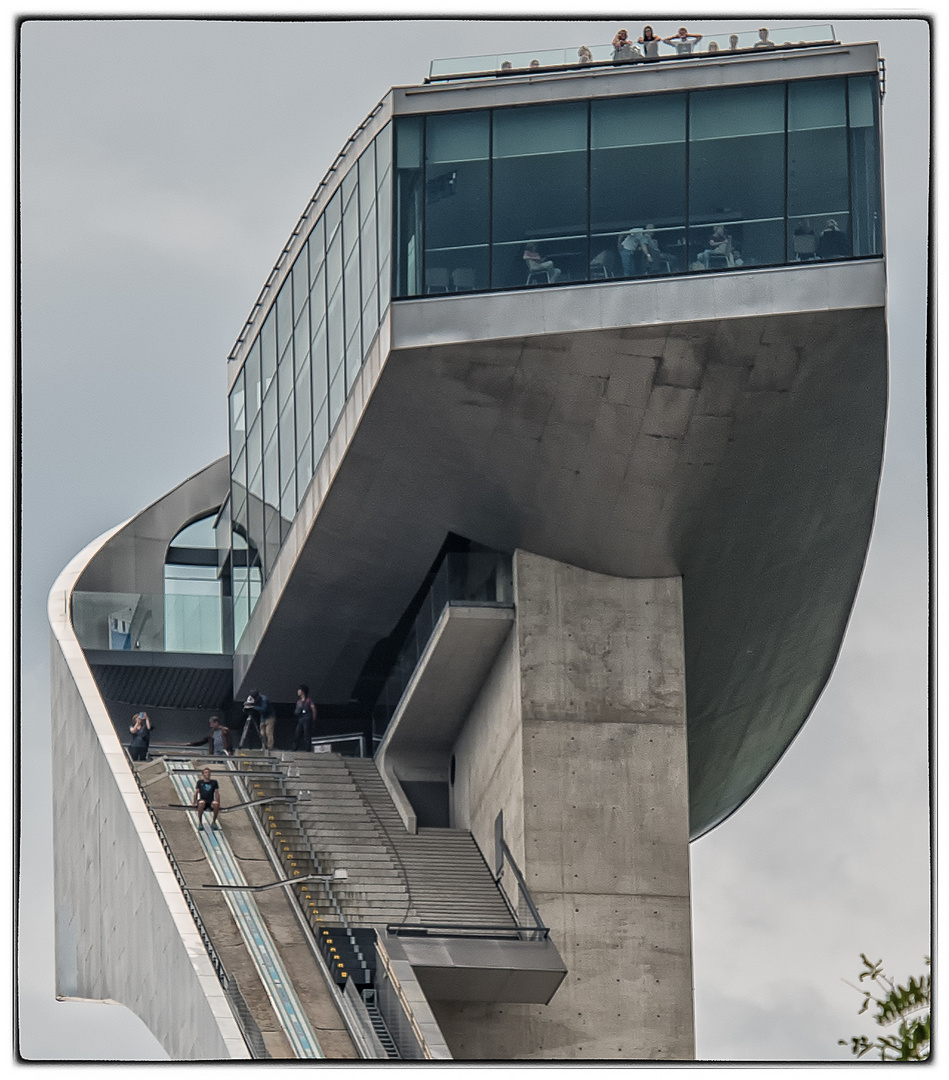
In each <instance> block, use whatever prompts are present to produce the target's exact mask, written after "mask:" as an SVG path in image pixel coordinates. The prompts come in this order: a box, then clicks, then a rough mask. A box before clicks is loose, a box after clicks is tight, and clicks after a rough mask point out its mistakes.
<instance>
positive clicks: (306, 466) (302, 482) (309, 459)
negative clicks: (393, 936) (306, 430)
mask: <svg viewBox="0 0 949 1080" xmlns="http://www.w3.org/2000/svg"><path fill="white" fill-rule="evenodd" d="M312 476H313V443H312V441H311V440H310V438H309V436H307V438H306V439H305V440H304V442H303V446H302V447H301V448H300V453H299V456H298V457H297V505H298V506H299V505H300V503H301V502H303V496H304V494H305V493H306V489H307V485H308V484H309V482H310V478H311V477H312Z"/></svg>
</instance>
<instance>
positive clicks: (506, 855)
mask: <svg viewBox="0 0 949 1080" xmlns="http://www.w3.org/2000/svg"><path fill="white" fill-rule="evenodd" d="M500 840H501V854H502V859H501V869H500V870H499V871H498V876H497V877H496V878H495V880H496V881H497V883H498V885H499V886H500V883H501V878H502V876H503V874H504V859H507V861H508V863H510V866H511V869H512V870H513V871H514V879H515V880H516V881H517V884H518V888H519V889H520V890H521V896H522V897H523V898H524V903H526V904H527V910H528V911H529V912H530V913H531V916H532V917H533V919H534V922H535V923H536V929H538V930H545V931H547V932H548V933H549V930H548V928H547V927H546V926H544V921H543V919H541V917H540V912H539V911H538V910H537V905H536V904H535V903H534V898H533V897H532V896H531V891H530V889H529V888H528V887H527V882H526V881H525V880H524V875H523V874H522V873H521V868H520V867H519V866H518V865H517V862H516V861H515V859H514V856H513V855H512V854H511V849H510V848H509V847H508V846H507V841H506V840H505V839H504V837H503V836H502V837H501V838H500ZM501 891H502V892H504V890H503V889H502V890H501Z"/></svg>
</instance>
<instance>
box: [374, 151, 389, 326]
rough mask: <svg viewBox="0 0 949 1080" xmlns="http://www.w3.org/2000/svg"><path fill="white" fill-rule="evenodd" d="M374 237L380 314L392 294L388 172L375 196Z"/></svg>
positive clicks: (378, 167) (384, 175)
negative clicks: (377, 251)
mask: <svg viewBox="0 0 949 1080" xmlns="http://www.w3.org/2000/svg"><path fill="white" fill-rule="evenodd" d="M381 139H382V136H380V137H379V138H378V139H376V152H377V155H378V153H379V145H380V140H381ZM386 143H388V140H386ZM377 160H378V159H377ZM377 169H381V165H378V164H377ZM376 239H377V242H378V249H379V258H378V261H379V313H380V316H381V314H382V313H383V312H384V311H385V309H386V306H387V305H388V303H389V297H390V296H391V294H392V264H391V262H390V261H389V252H390V250H391V247H392V188H391V186H390V182H389V173H388V172H385V173H384V174H383V179H382V181H381V186H380V188H379V192H378V194H377V196H376Z"/></svg>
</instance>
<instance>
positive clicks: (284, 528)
mask: <svg viewBox="0 0 949 1080" xmlns="http://www.w3.org/2000/svg"><path fill="white" fill-rule="evenodd" d="M296 497H297V486H296V473H295V472H293V473H291V474H290V481H289V482H288V484H287V486H286V487H285V488H284V489H283V491H282V492H281V493H280V543H281V544H282V543H283V542H284V540H286V538H287V533H288V532H289V531H290V526H291V525H292V524H293V515H294V514H295V513H296V510H297V501H296Z"/></svg>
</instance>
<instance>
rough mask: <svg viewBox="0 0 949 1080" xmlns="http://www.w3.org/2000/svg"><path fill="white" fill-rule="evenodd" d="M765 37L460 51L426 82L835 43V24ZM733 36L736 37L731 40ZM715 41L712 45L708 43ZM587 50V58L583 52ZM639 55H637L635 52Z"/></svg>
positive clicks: (436, 64)
mask: <svg viewBox="0 0 949 1080" xmlns="http://www.w3.org/2000/svg"><path fill="white" fill-rule="evenodd" d="M768 33H769V36H768V38H767V40H766V41H765V40H764V39H762V38H761V36H760V32H759V31H757V30H750V31H749V30H746V31H742V32H741V33H737V34H731V33H729V32H728V31H725V32H724V33H719V34H706V35H704V36H703V37H702V39H701V40H700V41H697V42H695V43H694V44H693V48H692V51H691V52H690V53H679V52H677V50H676V48H675V46H674V45H669V44H666V43H665V40H664V39H660V44H659V46H658V55H657V56H654V57H646V56H645V55H644V49H643V48H642V47H641V46H640V45H639V44H638V42H637V40H636V38H635V37H631V38H630V44H631V45H632V46H633V49H634V50H635V51H634V52H633V54H632V56H630V57H628V58H625V59H620V60H616V59H614V51H613V46H612V45H611V44H610V45H590V46H586V45H580V46H579V47H578V46H570V47H569V48H566V49H540V50H538V51H534V52H517V53H490V54H487V55H483V56H460V57H452V58H449V59H443V60H433V61H432V62H431V64H430V65H429V73H428V79H427V80H426V81H427V82H434V81H438V80H440V79H457V78H476V77H483V76H487V75H490V76H498V75H530V74H534V73H536V72H537V71H550V70H564V69H571V70H572V69H574V68H577V69H579V70H581V71H582V70H584V69H585V68H587V67H590V66H591V65H592V66H594V67H602V66H609V67H612V66H613V65H614V64H617V63H620V64H627V63H632V64H635V63H652V62H654V61H655V60H685V59H690V58H691V59H694V58H696V57H704V58H706V59H707V58H708V57H710V56H712V57H714V56H716V55H724V56H729V55H731V54H734V53H744V54H747V53H749V52H751V53H756V54H759V53H761V52H764V51H771V50H773V49H787V48H800V47H801V46H814V45H830V44H834V43H835V41H836V38H835V37H834V28H833V26H832V25H830V24H826V23H825V24H818V25H808V26H789V27H780V28H777V29H774V30H769V32H768ZM732 39H734V40H732ZM713 45H714V48H713V47H712V46H713ZM584 50H585V51H586V53H587V54H588V55H587V56H586V57H584V56H582V55H581V53H582V52H583V51H584ZM637 54H638V55H637Z"/></svg>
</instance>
